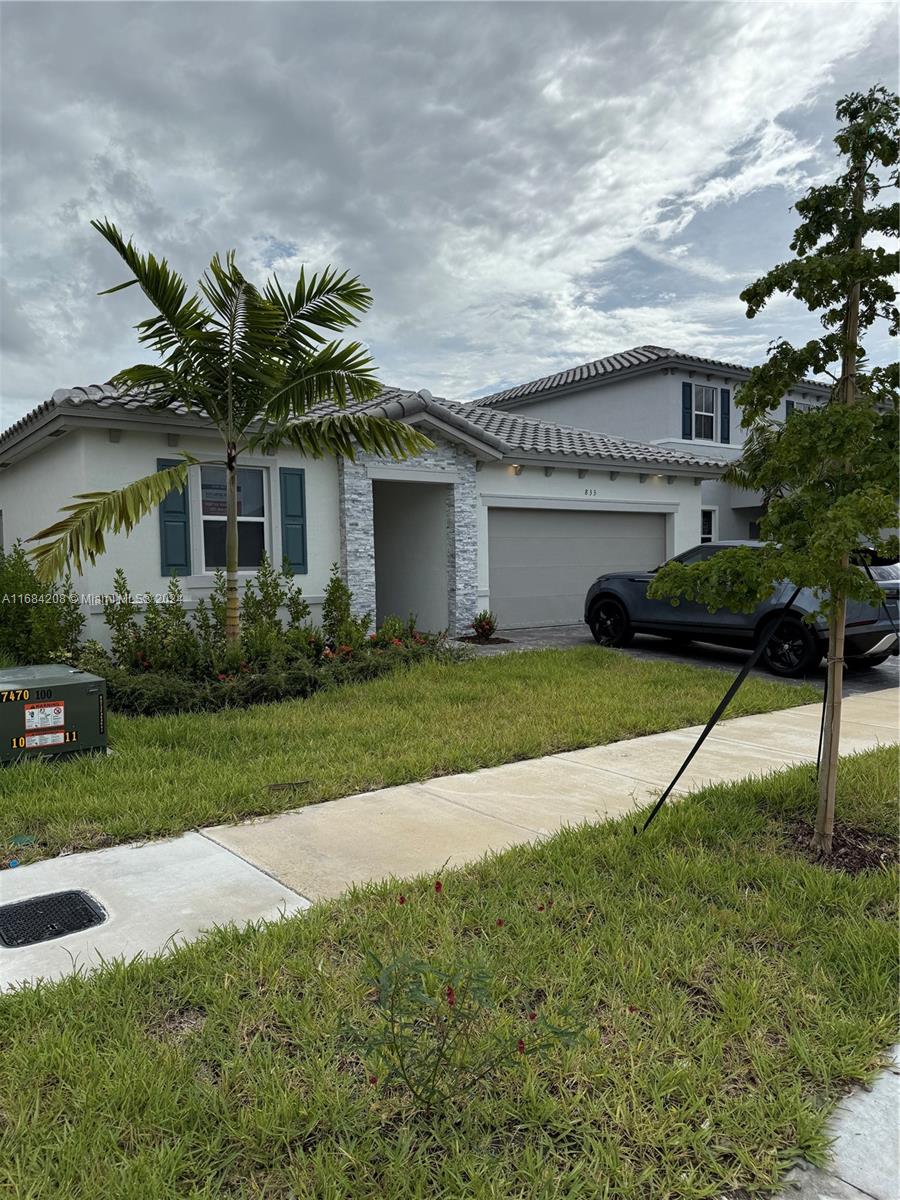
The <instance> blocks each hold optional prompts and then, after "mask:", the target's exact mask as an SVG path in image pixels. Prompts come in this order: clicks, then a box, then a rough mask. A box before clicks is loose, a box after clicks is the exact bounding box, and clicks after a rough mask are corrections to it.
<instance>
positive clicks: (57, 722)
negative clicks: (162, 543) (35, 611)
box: [0, 664, 106, 765]
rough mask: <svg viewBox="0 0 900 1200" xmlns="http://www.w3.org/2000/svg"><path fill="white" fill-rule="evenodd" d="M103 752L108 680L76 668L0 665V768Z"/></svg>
mask: <svg viewBox="0 0 900 1200" xmlns="http://www.w3.org/2000/svg"><path fill="white" fill-rule="evenodd" d="M105 751H106V680H105V679H101V678H100V676H99V675H89V674H88V673H87V672H86V671H76V670H75V668H74V667H64V666H57V665H53V664H50V665H46V666H45V665H42V666H37V667H12V668H10V669H6V668H3V667H0V764H3V765H6V764H8V763H16V762H24V761H25V760H27V759H31V758H56V757H57V756H58V755H66V754H85V753H98V752H104V753H105Z"/></svg>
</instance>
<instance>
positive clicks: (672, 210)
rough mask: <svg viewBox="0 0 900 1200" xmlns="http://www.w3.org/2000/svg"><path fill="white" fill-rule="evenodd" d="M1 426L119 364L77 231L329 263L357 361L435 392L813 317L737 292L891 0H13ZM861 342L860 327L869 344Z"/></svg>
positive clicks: (826, 133)
mask: <svg viewBox="0 0 900 1200" xmlns="http://www.w3.org/2000/svg"><path fill="white" fill-rule="evenodd" d="M0 20H2V34H3V37H2V63H0V66H2V108H3V117H2V141H0V156H2V206H3V214H4V215H3V223H2V239H3V256H2V268H3V271H2V276H3V278H2V301H3V321H2V339H3V341H2V379H0V384H2V391H0V426H5V425H6V424H9V423H10V422H11V421H13V420H15V419H16V418H17V417H18V416H20V415H21V414H22V413H23V412H25V411H27V410H28V409H29V408H31V407H33V406H34V405H35V404H37V403H39V402H40V401H42V400H44V399H46V398H47V397H48V396H49V395H50V393H51V392H52V391H53V390H54V389H55V388H57V387H67V386H73V385H76V384H86V383H94V382H102V381H103V380H105V379H107V378H108V377H109V376H110V374H112V373H113V372H114V371H115V370H116V369H118V368H120V367H122V366H124V365H126V364H130V363H132V362H135V361H138V360H139V359H140V358H141V351H140V350H139V349H137V348H136V343H135V340H134V334H133V331H132V329H131V326H132V325H133V323H134V322H135V321H136V320H138V319H139V318H140V317H141V316H142V315H146V309H145V306H144V304H142V302H141V298H140V296H139V295H137V294H135V293H133V292H131V291H128V292H125V293H120V294H117V295H115V296H107V297H98V296H97V292H98V291H99V290H101V289H102V288H104V287H109V286H111V285H112V284H115V283H117V282H119V281H120V280H122V279H123V278H124V274H123V271H122V270H121V269H120V267H119V265H118V260H117V258H116V256H115V255H114V253H113V251H112V250H111V249H110V248H109V247H108V246H107V245H106V243H105V242H103V241H102V240H101V239H100V237H99V235H97V234H95V233H94V232H93V231H92V230H91V229H90V227H89V224H88V223H89V221H90V219H91V218H92V217H97V216H108V217H110V218H112V219H113V220H114V221H116V222H117V223H118V224H119V225H120V227H121V228H122V229H123V230H124V231H125V232H126V233H130V234H133V235H134V237H135V240H136V241H137V242H138V244H139V245H140V246H141V247H142V248H145V249H152V250H154V251H155V252H156V253H158V254H164V255H166V256H167V257H168V258H169V260H170V261H171V262H172V263H173V265H175V266H177V267H178V269H179V270H181V271H182V273H183V274H185V275H186V277H187V278H188V279H189V280H193V279H195V278H196V277H197V276H198V275H199V274H200V272H201V271H202V269H203V267H204V266H205V264H206V263H207V262H208V261H209V258H210V257H211V255H212V253H213V252H214V251H216V250H217V249H219V250H224V249H227V248H229V247H234V248H235V249H236V250H237V252H238V260H239V262H240V263H241V265H242V266H243V268H244V270H245V272H246V273H247V274H249V275H251V276H252V277H255V278H260V279H261V278H262V277H263V276H264V275H265V273H266V272H267V271H270V270H273V269H274V270H276V271H277V272H278V274H279V276H280V277H281V278H282V279H283V280H285V281H290V280H292V278H293V277H295V276H296V274H297V272H298V271H299V267H300V264H301V263H306V264H308V265H309V266H310V267H319V266H321V265H323V264H326V263H331V264H334V265H337V266H340V267H342V268H349V269H350V270H351V271H352V272H355V273H358V274H359V275H360V276H361V277H362V278H363V279H364V280H365V282H366V283H368V284H369V286H370V287H371V288H372V290H373V292H374V296H375V304H374V307H373V309H372V311H371V312H370V313H369V314H368V315H367V316H366V318H365V319H364V323H363V326H362V330H361V332H362V336H363V338H364V340H366V341H367V342H368V343H369V345H370V346H371V347H372V350H373V352H374V355H375V358H376V361H377V362H378V364H379V368H380V373H381V377H382V379H384V380H385V381H386V382H389V383H391V384H394V385H398V386H408V387H428V388H430V389H431V391H432V392H434V393H435V394H436V395H443V396H447V397H450V398H457V399H465V398H468V397H474V396H477V395H479V394H484V393H486V392H489V391H492V390H494V389H496V388H499V387H502V386H505V385H508V384H511V383H515V382H519V381H523V380H526V379H531V378H534V377H536V376H538V375H542V374H545V373H547V372H550V371H553V370H557V369H559V368H561V367H565V366H572V365H575V364H577V363H580V362H584V361H586V360H588V359H591V358H596V357H599V356H601V355H604V354H609V353H613V352H615V351H617V350H621V349H625V348H627V347H630V346H634V345H640V344H643V343H655V344H659V345H670V346H675V347H677V348H680V349H683V350H686V351H692V352H695V353H703V354H710V355H714V356H720V357H724V358H728V359H731V360H738V361H743V362H747V363H752V362H756V361H759V360H760V358H761V357H762V356H763V355H764V353H765V348H766V345H767V344H768V342H769V340H770V339H771V338H772V337H773V336H775V335H779V334H785V335H787V336H793V337H799V336H804V335H805V334H807V333H809V332H812V330H813V329H814V328H815V326H811V325H810V318H809V317H808V316H804V314H803V312H802V311H801V310H799V309H798V307H797V306H796V305H795V304H794V303H793V302H791V301H784V302H781V303H777V304H775V305H773V306H772V307H771V309H770V310H767V312H766V314H765V315H764V316H763V317H759V318H757V319H756V320H754V321H752V322H751V321H747V320H746V318H745V317H744V315H743V310H742V307H741V305H740V302H739V301H738V299H737V296H738V293H739V291H740V290H741V288H742V287H743V286H744V285H745V284H746V283H748V282H749V281H751V280H752V279H754V278H755V277H756V276H757V275H759V274H760V273H762V271H764V270H765V269H766V268H768V267H769V266H771V265H773V264H774V263H775V262H776V261H779V260H780V259H782V258H784V257H786V256H787V255H786V251H787V244H788V241H789V239H790V233H791V230H792V228H793V223H794V222H793V218H792V214H791V213H790V211H789V209H790V204H791V202H792V200H794V199H795V198H796V197H797V196H798V195H799V194H800V193H801V192H802V190H803V189H804V188H806V187H807V186H809V184H810V183H811V182H814V181H816V180H818V179H822V178H826V177H827V176H828V175H829V173H830V172H831V171H832V169H833V163H834V159H833V147H832V144H831V137H832V134H833V108H834V101H835V99H836V98H837V97H838V96H840V95H841V94H843V93H844V92H846V91H848V90H851V89H859V90H863V89H866V88H868V87H869V86H870V85H871V84H872V83H875V82H884V83H887V84H888V85H891V84H893V83H895V81H896V78H897V69H898V63H897V52H896V46H897V5H896V3H887V4H884V3H868V2H865V0H855V3H846V2H842V3H839V4H827V3H816V2H811V3H800V4H790V3H781V2H779V3H772V4H770V3H763V2H758V0H754V2H752V3H749V4H743V3H736V2H734V3H733V2H731V0H724V2H703V0H698V2H681V3H652V2H648V3H635V2H632V3H580V4H567V3H546V4H544V3H532V4H524V5H523V4H517V3H498V4H479V3H467V4H462V3H457V4H444V3H425V2H422V3H415V4H407V3H367V4H357V3H322V4H317V3H292V2H285V3H248V4H245V3H229V4H218V3H190V2H186V3H171V4H169V3H155V4H144V3H77V2H76V3H62V4H57V3H39V2H37V3H36V2H28V3H11V2H8V0H7V2H5V3H3V4H2V7H0ZM873 351H874V355H873V356H874V357H875V358H877V359H879V360H882V361H884V360H886V358H887V356H888V354H889V352H890V351H889V348H888V346H887V341H886V339H884V340H883V341H879V342H878V343H877V344H876V345H875V346H873Z"/></svg>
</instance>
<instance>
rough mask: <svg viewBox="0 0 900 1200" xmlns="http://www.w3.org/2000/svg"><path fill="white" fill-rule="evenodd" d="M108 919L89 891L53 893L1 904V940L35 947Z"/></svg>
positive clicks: (12, 944)
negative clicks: (38, 943)
mask: <svg viewBox="0 0 900 1200" xmlns="http://www.w3.org/2000/svg"><path fill="white" fill-rule="evenodd" d="M105 920H106V913H105V912H104V911H103V909H102V908H101V907H100V905H99V904H98V903H97V901H96V900H94V899H93V897H92V896H89V895H88V894H87V892H51V894H50V895H49V896H32V897H31V899H30V900H19V901H17V902H16V903H15V904H2V905H0V942H2V943H3V945H4V946H33V945H35V943H36V942H49V941H50V940H51V938H58V937H64V936H65V935H66V934H67V933H79V932H80V931H81V930H82V929H90V927H91V926H92V925H102V923H103V922H104V921H105Z"/></svg>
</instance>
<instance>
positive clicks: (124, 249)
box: [91, 220, 214, 367]
mask: <svg viewBox="0 0 900 1200" xmlns="http://www.w3.org/2000/svg"><path fill="white" fill-rule="evenodd" d="M91 225H92V226H93V227H94V229H96V230H97V232H98V233H99V234H101V236H102V237H104V238H105V239H106V240H107V242H109V244H110V245H111V246H112V247H113V249H114V250H115V251H116V252H117V254H118V255H119V256H120V258H122V259H123V261H124V262H125V263H126V265H127V266H128V268H129V269H130V271H131V273H132V275H133V276H134V278H133V279H129V280H126V282H125V283H120V284H117V285H116V286H115V287H112V288H107V289H106V291H105V292H101V293H100V294H101V296H102V295H109V294H110V293H112V292H118V291H121V290H122V289H123V288H126V287H132V286H134V285H137V286H139V287H140V289H141V291H142V292H143V293H144V295H145V296H146V297H147V299H148V300H149V301H150V303H151V304H152V305H153V307H154V308H155V309H156V310H157V314H156V315H155V316H152V317H148V318H147V319H146V320H143V321H140V322H139V323H138V325H137V327H136V328H137V330H138V340H139V341H140V342H142V343H143V344H144V345H149V346H152V347H153V348H154V350H156V351H157V352H158V353H159V354H164V355H169V356H172V355H173V354H174V356H175V358H176V361H177V360H178V359H179V358H184V359H187V360H189V361H190V362H191V363H192V364H193V365H194V366H195V367H196V366H197V365H198V358H200V357H201V356H202V353H203V351H204V350H205V349H211V348H212V346H211V342H213V341H214V335H213V334H212V333H211V331H210V330H209V329H208V327H207V326H208V322H209V317H208V314H207V313H206V312H204V310H203V306H202V305H201V303H200V299H199V297H198V296H196V295H192V296H188V294H187V285H186V284H185V282H184V280H183V279H182V277H181V276H180V275H179V274H178V272H177V271H173V270H172V268H171V267H170V266H169V264H168V263H167V261H166V260H165V259H164V258H161V259H158V258H156V256H155V255H153V254H147V255H143V254H141V253H140V251H139V250H138V249H137V247H136V246H135V245H134V243H133V241H132V240H131V239H130V238H129V240H128V241H127V242H126V241H125V239H124V238H123V236H122V234H121V233H120V232H119V230H118V229H117V228H116V226H115V225H113V223H112V222H111V221H106V220H104V221H91Z"/></svg>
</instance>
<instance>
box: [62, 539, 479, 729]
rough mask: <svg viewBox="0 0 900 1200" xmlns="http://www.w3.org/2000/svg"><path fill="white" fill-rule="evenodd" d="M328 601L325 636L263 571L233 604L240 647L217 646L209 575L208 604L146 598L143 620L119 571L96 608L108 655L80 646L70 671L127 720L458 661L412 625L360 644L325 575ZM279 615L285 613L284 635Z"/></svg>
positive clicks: (220, 607) (267, 698)
mask: <svg viewBox="0 0 900 1200" xmlns="http://www.w3.org/2000/svg"><path fill="white" fill-rule="evenodd" d="M329 588H330V591H329V595H328V597H327V607H328V613H327V619H328V622H329V629H330V632H331V636H329V635H328V634H327V633H326V631H325V630H324V629H319V628H318V627H317V626H315V625H313V624H312V623H310V622H309V621H308V620H307V618H308V616H309V605H308V604H307V603H306V601H305V600H304V599H303V596H302V593H301V591H300V589H299V588H297V587H295V586H294V583H293V579H292V578H291V577H290V576H289V575H288V574H287V572H286V571H285V570H282V571H281V572H278V571H275V570H274V569H273V568H272V567H271V566H270V565H269V564H268V562H267V561H266V562H264V563H263V565H262V567H261V568H260V571H259V574H258V576H257V578H256V580H255V581H251V582H250V583H249V584H248V586H247V588H246V590H245V593H244V596H243V598H242V602H241V640H240V642H239V643H237V644H229V643H226V641H225V635H224V618H225V579H224V576H223V575H222V574H221V572H220V573H218V574H217V576H216V580H215V584H214V586H213V589H212V593H211V595H210V598H209V602H208V603H207V602H205V601H202V600H201V601H199V602H198V604H197V607H196V609H195V611H194V614H193V617H191V615H190V614H189V613H188V612H187V611H186V609H185V605H184V596H183V594H182V591H181V584H180V583H179V581H178V580H177V579H172V581H171V582H170V584H169V590H168V592H167V594H166V597H165V599H164V600H163V601H162V602H161V603H160V602H157V601H156V600H154V599H153V598H149V597H148V599H147V601H146V606H145V612H144V618H143V620H142V621H141V620H140V619H139V617H138V613H139V608H138V605H137V604H136V603H135V601H134V598H133V597H132V596H131V595H130V593H129V591H128V581H127V579H126V578H125V575H124V573H123V572H122V571H121V570H118V571H116V573H115V582H114V592H113V595H112V596H111V597H110V598H109V599H108V600H107V602H106V604H105V605H104V616H105V619H106V622H107V625H108V626H109V629H110V633H111V649H110V650H105V649H104V648H103V647H102V646H101V645H100V644H99V643H98V642H88V643H86V644H85V646H84V647H82V650H81V653H80V656H79V659H78V661H79V665H80V666H81V667H82V668H83V669H84V670H86V671H91V672H93V673H95V674H97V675H102V676H103V677H104V678H105V679H106V681H107V697H108V701H109V705H110V707H111V708H112V709H114V710H116V711H118V712H124V713H130V714H132V715H135V716H149V715H153V714H155V713H173V712H197V711H200V710H202V709H220V708H237V707H244V706H246V705H248V704H262V703H269V702H272V701H277V700H287V699H292V698H296V697H305V696H309V695H312V693H313V692H315V691H318V690H319V689H321V688H329V687H336V686H338V685H340V684H344V683H353V682H356V681H358V680H364V679H374V678H376V677H377V676H379V675H384V674H386V673H387V672H388V671H393V670H396V669H397V668H398V667H403V666H405V665H407V664H409V663H413V662H418V661H421V660H422V659H425V658H439V659H440V658H448V659H456V658H459V657H461V655H459V653H458V651H456V650H453V651H451V650H450V648H449V647H448V646H447V644H446V642H445V640H444V637H443V635H442V634H438V635H431V634H422V633H419V632H417V631H416V630H415V629H414V621H413V620H412V618H411V619H410V622H407V623H404V622H403V621H401V620H400V618H399V617H391V618H388V619H387V620H386V621H385V623H384V625H383V626H382V628H381V630H379V631H378V632H377V633H374V634H373V635H372V637H371V638H370V639H368V640H366V638H365V632H366V630H367V629H368V627H369V624H370V617H369V615H368V614H367V615H366V616H365V617H363V618H354V617H353V616H352V614H351V601H352V597H351V595H350V592H349V589H348V588H347V586H346V584H344V583H343V581H342V580H341V579H340V577H339V576H338V575H337V571H336V570H334V571H332V578H331V581H330V584H329ZM281 610H285V611H286V612H287V627H285V626H284V625H283V624H282V618H281V615H280V614H281Z"/></svg>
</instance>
